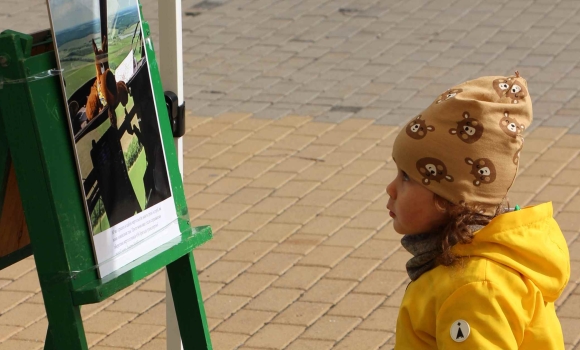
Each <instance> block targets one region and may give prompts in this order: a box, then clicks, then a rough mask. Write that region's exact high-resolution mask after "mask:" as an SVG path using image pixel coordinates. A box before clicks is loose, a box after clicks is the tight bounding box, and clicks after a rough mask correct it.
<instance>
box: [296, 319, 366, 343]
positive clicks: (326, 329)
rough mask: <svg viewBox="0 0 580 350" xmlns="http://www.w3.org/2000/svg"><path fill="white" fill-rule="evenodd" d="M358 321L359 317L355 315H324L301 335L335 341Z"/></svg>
mask: <svg viewBox="0 0 580 350" xmlns="http://www.w3.org/2000/svg"><path fill="white" fill-rule="evenodd" d="M360 321H361V320H360V319H359V318H355V317H342V316H324V317H322V318H320V319H319V320H318V321H317V322H316V323H315V324H314V325H312V326H311V327H310V328H308V330H306V332H304V334H303V335H302V337H303V338H305V339H321V340H332V341H337V340H340V339H342V338H343V337H344V336H345V335H346V334H347V333H348V332H350V331H351V330H352V329H353V328H354V327H355V326H356V325H357V324H359V323H360Z"/></svg>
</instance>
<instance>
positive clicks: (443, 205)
mask: <svg viewBox="0 0 580 350" xmlns="http://www.w3.org/2000/svg"><path fill="white" fill-rule="evenodd" d="M433 203H434V204H435V209H437V211H439V212H441V213H445V212H447V210H449V208H450V207H451V205H452V204H451V202H449V201H448V200H447V199H445V198H443V197H441V196H439V195H438V194H436V193H433Z"/></svg>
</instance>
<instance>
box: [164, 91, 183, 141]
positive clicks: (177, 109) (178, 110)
mask: <svg viewBox="0 0 580 350" xmlns="http://www.w3.org/2000/svg"><path fill="white" fill-rule="evenodd" d="M165 106H167V112H168V113H169V122H170V123H171V131H172V132H173V137H182V136H183V135H185V102H183V103H182V104H181V105H179V101H178V99H177V95H176V94H175V93H174V92H172V91H165Z"/></svg>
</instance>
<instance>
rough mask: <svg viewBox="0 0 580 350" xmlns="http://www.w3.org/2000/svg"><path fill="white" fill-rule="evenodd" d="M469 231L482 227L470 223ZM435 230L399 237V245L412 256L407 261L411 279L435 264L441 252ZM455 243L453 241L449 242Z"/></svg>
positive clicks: (416, 277) (419, 275) (415, 278)
mask: <svg viewBox="0 0 580 350" xmlns="http://www.w3.org/2000/svg"><path fill="white" fill-rule="evenodd" d="M469 228H470V229H471V232H475V231H477V230H480V229H482V228H483V226H482V225H470V226H469ZM438 238H439V235H438V234H437V232H426V233H420V234H416V235H404V236H403V238H402V239H401V245H402V246H403V248H405V249H406V250H407V251H408V252H409V253H411V254H413V257H412V258H411V259H409V261H407V265H406V267H407V274H408V275H409V278H411V281H415V280H417V279H418V278H419V277H421V275H422V274H424V273H425V272H427V271H429V270H431V269H433V268H435V267H436V266H437V257H438V256H439V255H440V254H441V253H442V252H443V249H442V248H441V244H440V242H439V240H438ZM451 244H452V245H455V242H451Z"/></svg>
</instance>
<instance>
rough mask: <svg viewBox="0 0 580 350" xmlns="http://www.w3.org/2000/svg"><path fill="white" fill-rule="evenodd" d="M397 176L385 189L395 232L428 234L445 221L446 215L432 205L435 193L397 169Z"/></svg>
mask: <svg viewBox="0 0 580 350" xmlns="http://www.w3.org/2000/svg"><path fill="white" fill-rule="evenodd" d="M397 170H398V172H397V177H396V178H395V179H394V180H393V181H392V182H391V183H390V184H389V185H388V186H387V194H388V195H389V197H390V198H389V203H388V204H387V209H389V210H390V212H389V215H390V216H391V217H392V218H393V227H394V229H395V231H397V232H398V233H400V234H403V235H414V234H418V233H425V232H428V231H430V230H432V229H434V228H436V227H437V226H439V225H441V224H442V223H443V222H444V221H445V213H444V211H443V210H442V209H440V208H438V207H437V206H435V196H434V193H433V192H431V191H429V190H428V189H427V188H426V187H425V186H423V185H421V184H420V183H418V182H416V181H414V180H412V179H411V178H409V177H408V176H407V174H406V173H405V172H403V171H402V170H401V169H399V168H398V167H397Z"/></svg>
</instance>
